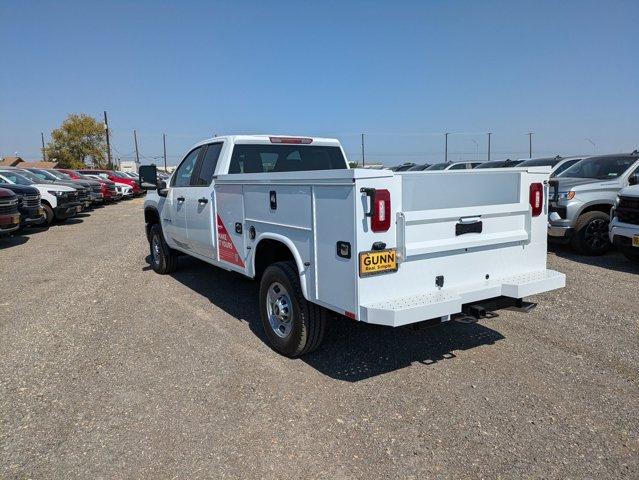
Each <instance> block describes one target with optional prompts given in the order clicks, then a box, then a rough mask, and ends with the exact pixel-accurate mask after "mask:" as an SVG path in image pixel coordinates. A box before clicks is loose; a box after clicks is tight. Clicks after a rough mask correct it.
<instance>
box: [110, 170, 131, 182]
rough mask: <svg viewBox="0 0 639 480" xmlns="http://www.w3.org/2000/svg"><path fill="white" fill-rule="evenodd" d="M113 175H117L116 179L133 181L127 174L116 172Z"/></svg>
mask: <svg viewBox="0 0 639 480" xmlns="http://www.w3.org/2000/svg"><path fill="white" fill-rule="evenodd" d="M113 175H115V176H116V177H120V178H126V179H127V180H131V179H130V178H129V177H128V176H127V175H126V174H124V173H122V172H117V171H114V172H113Z"/></svg>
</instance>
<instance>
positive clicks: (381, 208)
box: [371, 190, 391, 232]
mask: <svg viewBox="0 0 639 480" xmlns="http://www.w3.org/2000/svg"><path fill="white" fill-rule="evenodd" d="M371 201H372V202H373V205H371V230H372V231H373V232H385V231H387V230H388V229H389V228H390V225H391V198H390V192H389V191H388V190H375V195H373V196H372V197H371Z"/></svg>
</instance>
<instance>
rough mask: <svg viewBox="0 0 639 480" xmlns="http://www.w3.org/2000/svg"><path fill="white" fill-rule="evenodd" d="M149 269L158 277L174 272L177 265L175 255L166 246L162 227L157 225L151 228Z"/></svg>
mask: <svg viewBox="0 0 639 480" xmlns="http://www.w3.org/2000/svg"><path fill="white" fill-rule="evenodd" d="M149 249H150V252H151V268H153V270H154V271H155V272H156V273H159V274H160V275H166V274H167V273H172V272H175V270H176V269H177V264H178V256H177V254H176V253H175V252H174V251H173V250H172V249H171V248H170V247H169V246H168V245H167V244H166V242H165V241H164V235H163V234H162V227H160V225H158V224H157V223H156V224H155V225H153V226H152V227H151V235H150V241H149Z"/></svg>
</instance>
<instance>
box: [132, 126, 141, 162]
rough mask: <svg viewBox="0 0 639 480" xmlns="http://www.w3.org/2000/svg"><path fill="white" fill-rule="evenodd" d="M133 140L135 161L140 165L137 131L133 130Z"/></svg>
mask: <svg viewBox="0 0 639 480" xmlns="http://www.w3.org/2000/svg"><path fill="white" fill-rule="evenodd" d="M133 141H134V142H135V163H136V165H137V166H138V167H139V166H140V152H139V151H138V133H137V132H136V131H135V130H133Z"/></svg>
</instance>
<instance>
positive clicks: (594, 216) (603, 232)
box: [571, 212, 610, 256]
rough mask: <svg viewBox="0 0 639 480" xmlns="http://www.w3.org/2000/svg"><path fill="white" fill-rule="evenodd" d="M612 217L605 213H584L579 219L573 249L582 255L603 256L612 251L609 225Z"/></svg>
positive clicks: (573, 239)
mask: <svg viewBox="0 0 639 480" xmlns="http://www.w3.org/2000/svg"><path fill="white" fill-rule="evenodd" d="M609 224H610V215H608V214H607V213H603V212H588V213H584V214H583V215H581V216H580V217H579V218H578V219H577V223H576V224H575V234H574V236H573V238H572V242H571V243H572V247H573V248H574V249H575V251H576V252H577V253H581V254H582V255H590V256H597V255H603V254H604V253H606V252H607V251H608V250H610V239H609V238H608V225H609Z"/></svg>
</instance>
